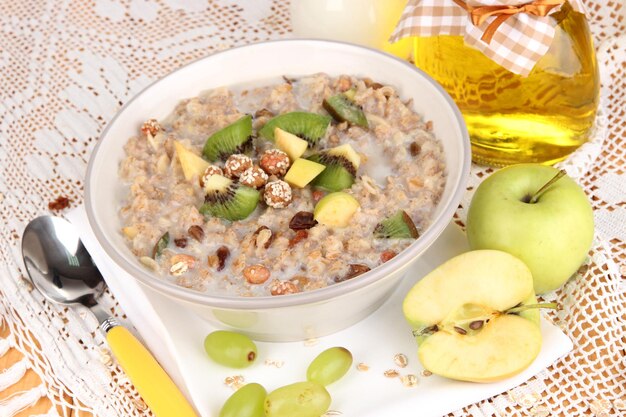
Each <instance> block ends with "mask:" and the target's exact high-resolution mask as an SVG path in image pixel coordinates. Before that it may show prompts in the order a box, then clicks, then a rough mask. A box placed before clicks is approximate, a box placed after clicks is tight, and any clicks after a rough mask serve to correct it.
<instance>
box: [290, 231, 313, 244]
mask: <svg viewBox="0 0 626 417" xmlns="http://www.w3.org/2000/svg"><path fill="white" fill-rule="evenodd" d="M307 237H309V232H307V231H306V230H298V231H297V232H296V235H295V236H294V237H292V238H291V239H289V245H288V246H289V247H290V248H293V247H294V246H296V245H297V244H298V243H300V241H302V240H304V239H306V238H307Z"/></svg>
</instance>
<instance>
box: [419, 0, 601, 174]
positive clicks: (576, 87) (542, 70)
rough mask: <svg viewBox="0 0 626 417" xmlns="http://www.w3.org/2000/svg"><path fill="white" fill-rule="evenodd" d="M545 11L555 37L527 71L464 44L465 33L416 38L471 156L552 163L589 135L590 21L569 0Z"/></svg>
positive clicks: (593, 85)
mask: <svg viewBox="0 0 626 417" xmlns="http://www.w3.org/2000/svg"><path fill="white" fill-rule="evenodd" d="M550 18H551V19H555V20H556V26H555V29H556V33H555V35H554V39H553V40H552V43H551V46H550V48H549V50H548V52H547V53H546V54H545V55H544V56H543V57H542V58H540V60H539V61H538V62H537V64H536V65H535V67H534V68H533V70H532V71H531V73H530V74H529V75H528V76H526V77H524V76H521V75H518V74H515V73H512V72H510V71H509V70H507V69H505V68H503V67H501V66H500V65H498V64H496V63H495V62H493V61H492V60H490V59H489V58H487V57H486V56H485V55H483V53H482V52H480V51H478V50H476V49H473V48H471V47H469V46H467V45H465V43H464V40H463V37H462V36H449V35H438V36H432V37H417V38H415V54H414V58H415V64H416V65H417V66H418V67H419V68H421V69H422V70H424V71H425V72H427V73H428V74H430V75H431V76H432V77H433V78H435V79H436V80H437V81H438V82H439V83H440V84H442V85H443V87H444V88H445V89H446V90H447V91H448V93H449V94H450V95H451V96H452V98H453V99H454V101H455V102H456V103H457V105H458V106H459V108H460V109H461V112H462V113H463V116H464V117H465V121H466V123H467V127H468V130H469V133H470V138H471V142H472V159H473V160H474V162H476V163H479V164H487V165H494V166H503V165H510V164H514V163H522V162H539V163H544V164H553V163H555V162H558V161H560V160H562V159H564V158H565V157H567V155H569V154H570V153H571V152H573V151H574V150H575V149H576V148H578V147H579V146H580V145H582V144H583V143H584V142H586V141H587V139H588V137H589V134H590V130H591V129H592V127H593V124H594V120H595V116H596V111H597V108H598V103H599V77H598V69H597V66H596V58H595V51H594V48H593V42H592V38H591V34H590V32H589V26H588V23H587V20H586V17H585V15H584V14H582V13H579V12H577V11H575V10H573V9H572V7H571V5H570V4H569V3H568V2H565V3H564V4H563V5H562V7H561V9H560V10H559V11H557V12H555V13H553V14H551V15H550Z"/></svg>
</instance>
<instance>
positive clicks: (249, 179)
mask: <svg viewBox="0 0 626 417" xmlns="http://www.w3.org/2000/svg"><path fill="white" fill-rule="evenodd" d="M268 179H269V176H268V175H267V174H266V173H265V171H263V170H262V169H261V167H260V166H258V165H254V166H253V167H251V168H248V169H246V170H245V171H244V172H243V173H242V174H241V176H240V177H239V182H240V183H242V184H243V185H245V186H248V187H252V188H256V189H259V188H261V187H263V186H264V185H265V184H267V180H268Z"/></svg>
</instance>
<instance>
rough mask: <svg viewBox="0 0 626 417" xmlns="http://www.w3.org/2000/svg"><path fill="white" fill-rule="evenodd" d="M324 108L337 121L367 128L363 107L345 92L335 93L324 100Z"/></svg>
mask: <svg viewBox="0 0 626 417" xmlns="http://www.w3.org/2000/svg"><path fill="white" fill-rule="evenodd" d="M323 106H324V108H325V109H326V111H327V112H328V113H330V115H331V116H333V118H334V119H335V120H337V121H338V122H348V123H350V124H351V125H355V126H360V127H362V128H364V129H368V128H369V124H368V123H367V118H366V117H365V113H363V109H361V107H359V105H357V104H356V103H355V102H354V101H352V100H351V99H349V98H348V96H347V95H346V94H337V95H336V96H332V97H328V98H327V99H325V100H324V103H323Z"/></svg>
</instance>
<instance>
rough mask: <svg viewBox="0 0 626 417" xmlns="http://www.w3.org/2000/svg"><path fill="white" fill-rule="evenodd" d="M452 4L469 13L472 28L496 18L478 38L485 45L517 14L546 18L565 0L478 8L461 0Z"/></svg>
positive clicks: (547, 0) (536, 0) (542, 0)
mask: <svg viewBox="0 0 626 417" xmlns="http://www.w3.org/2000/svg"><path fill="white" fill-rule="evenodd" d="M454 2H455V3H456V4H458V5H459V6H461V7H462V8H463V9H465V10H466V11H467V12H468V13H469V15H470V17H471V19H472V23H473V24H474V26H480V25H482V24H483V23H484V22H485V20H487V18H489V17H491V16H496V18H495V19H494V20H493V22H491V23H490V24H489V26H487V29H485V32H484V33H483V36H482V37H481V38H480V39H481V40H482V41H484V42H486V43H491V39H493V35H495V33H496V31H497V30H498V28H499V27H500V25H501V24H503V23H504V22H505V21H507V19H509V18H510V17H513V16H514V15H516V14H519V13H527V14H531V15H534V16H539V17H543V16H547V15H548V14H549V13H550V12H551V11H552V9H554V8H555V7H558V6H561V5H562V4H563V3H565V0H535V1H533V2H530V3H526V4H521V5H518V6H510V5H502V6H478V7H474V6H469V5H467V3H465V2H464V1H463V0H454Z"/></svg>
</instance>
